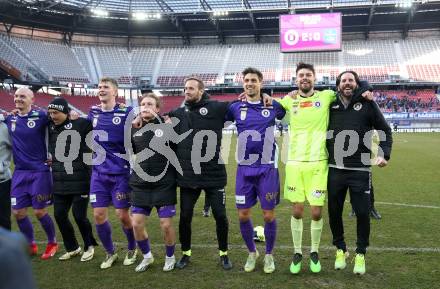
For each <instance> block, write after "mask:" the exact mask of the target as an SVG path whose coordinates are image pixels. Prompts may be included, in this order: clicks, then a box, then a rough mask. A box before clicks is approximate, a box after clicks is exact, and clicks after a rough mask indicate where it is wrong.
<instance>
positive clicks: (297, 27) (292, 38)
mask: <svg viewBox="0 0 440 289" xmlns="http://www.w3.org/2000/svg"><path fill="white" fill-rule="evenodd" d="M341 24H342V19H341V13H322V14H321V13H320V14H318V13H317V14H292V15H290V14H289V15H280V47H281V52H301V51H335V50H341V26H342V25H341Z"/></svg>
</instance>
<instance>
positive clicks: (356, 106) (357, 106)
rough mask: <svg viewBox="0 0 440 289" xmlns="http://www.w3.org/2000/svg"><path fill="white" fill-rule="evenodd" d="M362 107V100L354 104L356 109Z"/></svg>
mask: <svg viewBox="0 0 440 289" xmlns="http://www.w3.org/2000/svg"><path fill="white" fill-rule="evenodd" d="M361 108H362V103H360V102H356V103H355V104H354V105H353V109H354V110H356V111H359V110H361Z"/></svg>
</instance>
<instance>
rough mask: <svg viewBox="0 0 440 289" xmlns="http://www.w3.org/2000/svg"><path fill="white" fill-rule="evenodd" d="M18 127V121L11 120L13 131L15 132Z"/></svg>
mask: <svg viewBox="0 0 440 289" xmlns="http://www.w3.org/2000/svg"><path fill="white" fill-rule="evenodd" d="M16 127H17V120H16V119H12V120H11V131H15V128H16Z"/></svg>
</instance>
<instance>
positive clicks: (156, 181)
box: [130, 118, 177, 206]
mask: <svg viewBox="0 0 440 289" xmlns="http://www.w3.org/2000/svg"><path fill="white" fill-rule="evenodd" d="M146 125H148V129H147V130H143V128H145V126H146ZM141 130H142V131H141ZM131 136H132V137H131V143H132V148H133V153H134V154H136V157H137V158H138V160H137V161H136V164H135V168H134V169H133V170H132V173H131V177H130V187H131V188H132V193H131V198H132V203H133V204H134V205H135V206H165V205H174V204H176V203H177V197H176V171H175V169H174V167H173V165H172V162H171V161H170V160H168V159H167V156H168V155H170V154H172V153H170V152H174V150H173V144H172V143H171V142H170V141H169V140H170V138H172V137H173V135H172V126H171V124H166V123H165V122H164V120H163V119H162V118H160V120H159V119H156V118H155V119H154V120H152V121H151V122H149V123H143V124H142V128H133V129H132V131H131ZM161 140H163V141H161ZM167 150H168V151H167ZM146 151H149V152H150V153H151V155H145V156H143V154H147V153H146ZM139 169H140V170H141V172H140V171H139ZM139 172H140V173H141V174H138V173H139Z"/></svg>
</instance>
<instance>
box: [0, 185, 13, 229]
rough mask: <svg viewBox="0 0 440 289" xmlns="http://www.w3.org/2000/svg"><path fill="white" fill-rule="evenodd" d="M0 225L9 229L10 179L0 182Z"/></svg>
mask: <svg viewBox="0 0 440 289" xmlns="http://www.w3.org/2000/svg"><path fill="white" fill-rule="evenodd" d="M0 227H2V228H4V229H6V230H11V180H8V181H5V182H1V183H0Z"/></svg>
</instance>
